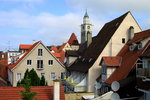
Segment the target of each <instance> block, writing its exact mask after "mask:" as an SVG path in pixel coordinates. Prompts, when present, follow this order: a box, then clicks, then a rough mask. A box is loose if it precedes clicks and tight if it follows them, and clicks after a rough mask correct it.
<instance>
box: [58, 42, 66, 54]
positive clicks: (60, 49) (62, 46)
mask: <svg viewBox="0 0 150 100" xmlns="http://www.w3.org/2000/svg"><path fill="white" fill-rule="evenodd" d="M66 44H67V43H63V44H62V45H61V46H60V48H59V52H60V51H62V50H63V48H64V47H65V45H66Z"/></svg>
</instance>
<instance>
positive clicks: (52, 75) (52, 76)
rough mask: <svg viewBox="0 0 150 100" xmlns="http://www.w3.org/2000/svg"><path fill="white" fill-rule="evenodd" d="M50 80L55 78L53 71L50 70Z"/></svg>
mask: <svg viewBox="0 0 150 100" xmlns="http://www.w3.org/2000/svg"><path fill="white" fill-rule="evenodd" d="M50 77H51V80H55V78H56V76H55V72H51V76H50Z"/></svg>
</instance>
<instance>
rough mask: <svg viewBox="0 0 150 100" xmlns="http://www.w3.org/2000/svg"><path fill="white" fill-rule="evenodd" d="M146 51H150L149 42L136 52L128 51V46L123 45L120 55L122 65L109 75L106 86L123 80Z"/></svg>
mask: <svg viewBox="0 0 150 100" xmlns="http://www.w3.org/2000/svg"><path fill="white" fill-rule="evenodd" d="M147 49H150V41H149V42H148V43H147V44H146V46H145V47H144V48H143V49H142V50H136V51H129V46H128V45H125V46H124V47H123V48H122V51H124V52H122V53H120V54H121V55H120V56H122V63H121V66H120V67H118V68H117V69H116V70H115V71H114V72H113V73H112V74H111V75H110V77H109V78H108V79H107V80H106V81H105V83H107V84H111V83H112V82H113V81H119V80H123V79H125V78H126V77H127V76H128V74H129V73H130V71H131V70H132V69H133V68H135V66H134V65H135V63H136V62H137V60H138V58H139V56H140V55H142V53H143V52H144V51H146V50H147Z"/></svg>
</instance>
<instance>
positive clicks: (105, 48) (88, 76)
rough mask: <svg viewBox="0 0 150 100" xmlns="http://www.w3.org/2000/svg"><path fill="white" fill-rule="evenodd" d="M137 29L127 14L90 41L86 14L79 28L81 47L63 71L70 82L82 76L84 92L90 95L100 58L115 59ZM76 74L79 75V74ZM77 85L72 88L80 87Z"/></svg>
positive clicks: (98, 71)
mask: <svg viewBox="0 0 150 100" xmlns="http://www.w3.org/2000/svg"><path fill="white" fill-rule="evenodd" d="M140 31H141V28H140V26H139V25H138V23H137V22H136V20H135V19H134V17H133V15H132V14H131V12H127V13H125V14H123V15H122V16H120V17H118V18H116V19H114V20H112V21H110V22H107V23H106V24H105V25H104V26H103V27H102V29H101V30H100V32H99V33H98V34H97V35H96V36H94V37H92V25H91V24H90V19H89V16H88V14H87V12H86V14H85V16H84V18H83V24H82V25H81V46H80V48H79V50H78V52H77V53H78V57H77V60H75V61H74V63H72V64H71V65H69V66H68V67H67V69H68V71H69V72H70V73H71V77H72V76H74V75H73V74H75V73H76V74H75V76H76V77H73V79H72V80H76V79H78V78H79V77H80V76H82V74H85V75H84V78H79V79H82V80H85V81H84V82H85V83H84V85H82V86H84V87H86V88H84V90H83V91H84V92H85V91H86V92H94V85H95V82H96V79H97V78H98V77H99V75H100V74H101V65H99V63H100V61H101V59H102V57H103V56H116V55H117V54H118V53H119V51H120V50H121V49H122V47H123V46H124V45H125V44H126V43H127V42H128V40H130V39H131V38H132V37H133V36H134V33H136V32H140ZM79 73H80V74H79ZM82 80H81V81H79V82H77V83H76V84H80V82H82Z"/></svg>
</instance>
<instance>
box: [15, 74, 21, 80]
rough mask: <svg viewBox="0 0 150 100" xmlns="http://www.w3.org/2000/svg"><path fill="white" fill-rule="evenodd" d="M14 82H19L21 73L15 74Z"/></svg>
mask: <svg viewBox="0 0 150 100" xmlns="http://www.w3.org/2000/svg"><path fill="white" fill-rule="evenodd" d="M16 80H17V81H21V73H17V77H16Z"/></svg>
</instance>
